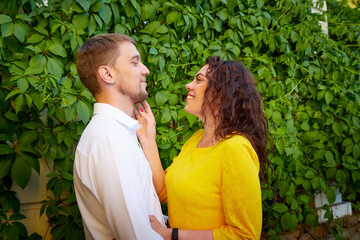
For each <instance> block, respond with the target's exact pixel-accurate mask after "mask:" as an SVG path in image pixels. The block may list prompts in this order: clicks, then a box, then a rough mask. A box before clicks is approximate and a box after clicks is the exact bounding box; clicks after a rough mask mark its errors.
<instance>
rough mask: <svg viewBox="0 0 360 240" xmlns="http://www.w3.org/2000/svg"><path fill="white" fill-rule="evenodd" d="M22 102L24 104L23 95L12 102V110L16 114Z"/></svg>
mask: <svg viewBox="0 0 360 240" xmlns="http://www.w3.org/2000/svg"><path fill="white" fill-rule="evenodd" d="M23 102H24V95H23V94H19V95H18V96H17V97H16V98H15V100H14V109H15V112H16V114H17V113H18V112H19V111H20V109H21V106H22V104H23Z"/></svg>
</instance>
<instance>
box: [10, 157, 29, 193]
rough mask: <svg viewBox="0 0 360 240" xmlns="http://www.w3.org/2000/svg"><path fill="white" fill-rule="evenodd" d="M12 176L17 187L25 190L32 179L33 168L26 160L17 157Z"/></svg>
mask: <svg viewBox="0 0 360 240" xmlns="http://www.w3.org/2000/svg"><path fill="white" fill-rule="evenodd" d="M11 175H12V177H13V179H14V181H15V182H16V183H17V185H19V186H20V187H21V188H22V189H24V188H25V187H26V185H27V184H28V182H29V180H30V177H31V167H30V166H29V165H28V164H27V163H26V162H25V161H24V160H22V159H21V158H19V157H17V158H16V159H15V161H14V163H13V165H12V168H11Z"/></svg>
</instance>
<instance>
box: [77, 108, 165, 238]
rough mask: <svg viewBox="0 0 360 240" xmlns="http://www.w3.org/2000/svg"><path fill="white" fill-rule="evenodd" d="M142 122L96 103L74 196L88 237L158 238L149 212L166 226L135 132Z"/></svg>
mask: <svg viewBox="0 0 360 240" xmlns="http://www.w3.org/2000/svg"><path fill="white" fill-rule="evenodd" d="M139 128H141V125H139V123H138V121H136V120H134V119H132V118H131V117H129V116H128V115H126V114H125V113H123V112H122V111H120V110H119V109H117V108H115V107H113V106H111V105H108V104H103V103H95V105H94V116H93V118H92V119H91V121H90V123H89V124H88V126H87V127H86V129H85V130H84V132H83V134H82V135H81V138H80V141H79V144H78V146H77V149H76V154H75V163H74V185H75V192H76V198H77V202H78V205H79V209H80V212H81V216H82V219H83V225H84V230H85V237H86V239H88V240H90V239H101V240H102V239H112V238H116V239H117V240H120V239H126V240H132V239H139V240H146V239H149V240H156V239H162V237H161V236H160V235H159V234H157V233H156V232H155V231H153V230H152V229H151V225H150V222H149V217H148V215H155V216H156V218H157V219H158V220H159V221H160V222H161V223H162V224H163V225H164V219H163V215H162V212H161V206H160V202H159V199H158V196H157V194H156V190H155V188H154V185H153V181H152V172H151V168H150V165H149V163H148V162H147V160H146V158H145V155H144V153H143V151H142V149H141V147H140V144H139V142H138V140H137V137H136V130H138V129H139Z"/></svg>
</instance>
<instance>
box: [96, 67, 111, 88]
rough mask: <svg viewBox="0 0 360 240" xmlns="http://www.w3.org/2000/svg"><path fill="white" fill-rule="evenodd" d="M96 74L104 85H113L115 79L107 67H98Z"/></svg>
mask: <svg viewBox="0 0 360 240" xmlns="http://www.w3.org/2000/svg"><path fill="white" fill-rule="evenodd" d="M98 74H99V76H100V79H101V80H102V81H104V82H105V83H106V84H114V83H115V79H114V76H113V73H112V69H111V68H110V67H108V66H100V67H99V69H98Z"/></svg>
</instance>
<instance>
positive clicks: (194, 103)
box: [184, 65, 209, 120]
mask: <svg viewBox="0 0 360 240" xmlns="http://www.w3.org/2000/svg"><path fill="white" fill-rule="evenodd" d="M208 67H209V66H208V65H205V66H203V67H202V68H201V69H200V70H199V72H198V73H197V74H196V76H195V78H194V80H193V81H192V82H190V83H188V84H186V86H185V87H186V89H187V90H188V91H189V93H188V95H187V98H186V105H185V108H184V110H185V111H186V112H188V113H190V114H193V115H195V116H197V117H198V118H200V119H201V120H203V118H204V116H203V111H202V106H203V105H202V104H203V102H204V93H205V90H206V88H207V86H208V83H209V79H208V78H207V77H206V76H205V75H206V71H207V69H208Z"/></svg>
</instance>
